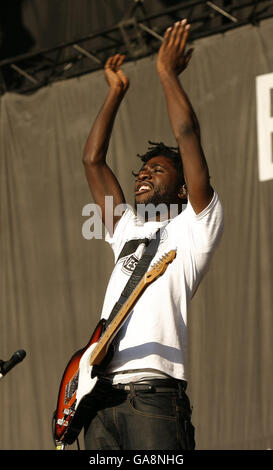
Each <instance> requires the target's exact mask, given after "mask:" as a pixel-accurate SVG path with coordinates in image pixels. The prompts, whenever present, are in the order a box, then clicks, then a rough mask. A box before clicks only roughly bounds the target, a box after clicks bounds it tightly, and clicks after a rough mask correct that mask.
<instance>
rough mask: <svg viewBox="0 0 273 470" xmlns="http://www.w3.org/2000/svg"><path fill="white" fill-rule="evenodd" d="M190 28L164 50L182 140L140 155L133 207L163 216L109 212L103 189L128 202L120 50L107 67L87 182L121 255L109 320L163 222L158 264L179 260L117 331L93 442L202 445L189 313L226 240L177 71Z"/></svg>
mask: <svg viewBox="0 0 273 470" xmlns="http://www.w3.org/2000/svg"><path fill="white" fill-rule="evenodd" d="M189 30H190V25H189V24H188V23H187V20H183V21H180V22H177V23H175V25H174V26H173V27H170V28H168V29H167V31H166V33H165V35H164V40H163V43H162V46H161V47H160V50H159V54H158V58H157V73H158V75H159V78H160V81H161V83H162V87H163V92H164V94H165V98H166V104H167V111H168V115H169V119H170V123H171V128H172V131H173V134H174V136H175V139H176V141H177V144H178V147H177V148H176V147H168V146H166V145H165V144H163V143H162V142H159V143H152V142H150V147H149V149H148V151H147V153H146V154H144V155H141V156H140V158H141V161H142V166H141V168H140V170H139V172H138V174H137V178H136V182H135V202H136V207H137V208H138V207H140V205H141V207H143V205H144V207H147V208H148V206H149V207H152V206H154V207H159V205H161V206H162V205H163V206H164V207H165V211H164V210H163V212H161V213H160V217H159V216H158V211H154V212H153V211H152V212H151V211H149V210H148V211H147V212H146V213H145V217H141V218H139V217H137V216H136V215H135V213H134V212H133V210H132V208H130V207H129V206H127V208H126V210H125V212H124V213H123V215H116V216H115V217H114V218H113V220H108V219H107V217H106V210H105V209H106V208H105V197H106V196H112V197H113V203H114V208H117V206H119V205H120V204H124V202H125V200H124V195H123V192H122V189H121V187H120V185H119V183H118V181H117V179H116V177H115V175H114V174H113V173H112V171H111V169H110V168H109V166H108V165H107V163H106V154H107V149H108V145H109V140H110V136H111V132H112V129H113V124H114V120H115V117H116V114H117V111H118V108H119V105H120V103H121V101H122V99H123V98H124V95H125V93H126V91H127V89H128V86H129V81H128V78H127V77H126V76H125V74H124V72H123V71H122V69H121V65H122V63H123V61H124V56H122V55H119V54H117V55H116V56H114V57H111V58H109V59H108V61H107V63H106V65H105V76H106V80H107V82H108V84H109V91H108V94H107V97H106V100H105V102H104V104H103V106H102V108H101V110H100V112H99V114H98V116H97V118H96V120H95V123H94V125H93V127H92V129H91V132H90V135H89V137H88V139H87V142H86V146H85V150H84V158H83V161H84V166H85V171H86V176H87V180H88V183H89V186H90V189H91V192H92V194H93V197H94V201H95V202H96V204H98V205H99V206H100V208H101V211H102V218H103V221H104V223H105V225H106V229H107V236H106V241H107V242H108V243H110V245H111V247H112V249H113V251H114V255H115V267H114V270H113V273H112V276H111V279H110V281H109V284H108V287H107V291H106V295H105V300H104V305H103V310H102V318H105V319H107V318H108V317H109V315H110V313H111V311H112V309H113V306H114V305H115V303H116V302H117V300H118V299H119V297H120V294H121V292H122V290H123V288H124V286H125V285H126V283H127V281H128V279H129V276H130V275H131V273H132V271H133V269H134V267H135V266H136V264H137V263H138V261H139V260H140V259H141V256H142V254H143V252H144V249H145V244H146V245H147V240H151V239H152V238H153V237H154V234H155V233H156V232H157V230H158V229H159V228H160V243H159V245H158V248H157V252H156V254H155V256H154V259H153V263H154V262H157V260H158V259H160V258H161V257H162V255H164V254H165V253H168V252H169V251H170V250H176V257H175V259H174V261H173V262H172V263H171V264H170V265H169V266H168V268H167V270H166V271H165V273H164V274H163V275H162V276H161V277H159V278H158V279H156V281H155V282H154V283H152V284H151V285H149V286H148V288H147V289H146V290H145V292H144V293H143V295H142V296H141V297H140V299H139V300H138V302H137V303H136V305H135V306H134V308H133V311H132V313H131V314H130V316H129V317H128V319H127V320H126V322H125V323H124V325H123V326H122V328H121V329H120V331H119V332H118V334H117V335H116V337H115V339H114V342H113V343H114V355H113V357H112V358H111V360H110V362H109V363H108V364H107V365H106V366H105V369H104V372H103V375H102V377H100V379H99V383H98V390H99V396H100V400H99V402H98V404H97V410H96V414H95V416H93V417H92V419H90V422H89V423H88V424H87V425H86V427H85V447H86V449H111V450H114V449H126V450H127V449H130V450H136V449H137V450H140V449H142V450H146V449H152V450H162V449H168V450H174V449H194V448H195V440H194V427H193V425H192V423H191V407H190V403H189V399H188V396H187V395H186V386H187V315H188V311H189V303H190V300H191V298H192V297H193V295H194V294H195V292H196V290H197V288H198V286H199V283H200V281H201V279H202V278H203V276H204V274H205V272H206V270H207V267H208V264H209V262H210V260H211V257H212V254H213V252H214V250H215V248H216V246H217V244H218V242H219V240H220V237H221V233H222V226H223V213H222V206H221V203H220V201H219V199H218V195H217V193H216V192H215V191H214V189H213V188H212V187H211V185H210V181H209V172H208V166H207V163H206V159H205V156H204V153H203V150H202V146H201V139H200V129H199V124H198V121H197V118H196V115H195V113H194V111H193V109H192V106H191V104H190V102H189V99H188V97H187V96H186V94H185V92H184V90H183V88H182V86H181V83H180V80H179V78H178V77H179V75H180V74H181V72H183V70H184V69H185V68H186V67H187V65H188V63H189V60H190V57H191V53H192V51H191V50H189V51H188V52H185V48H186V44H187V39H188V35H189ZM174 208H175V210H176V211H174V212H173V209H174Z"/></svg>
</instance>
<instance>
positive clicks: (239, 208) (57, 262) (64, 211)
mask: <svg viewBox="0 0 273 470" xmlns="http://www.w3.org/2000/svg"><path fill="white" fill-rule="evenodd" d="M272 37H273V20H272V19H270V20H266V21H264V22H263V23H262V24H260V26H259V27H252V26H247V27H244V28H240V29H237V30H234V31H231V32H229V33H227V34H225V35H218V36H214V37H211V38H206V39H203V40H200V41H198V42H197V43H196V44H195V52H194V56H193V58H192V62H191V64H190V66H189V68H188V70H187V71H186V72H185V74H184V76H183V78H182V80H183V83H184V86H185V89H186V91H187V92H188V94H189V96H190V98H191V100H192V103H193V105H194V107H195V109H196V112H197V114H198V117H199V119H200V124H201V129H202V138H203V146H204V149H205V153H206V156H207V160H208V163H209V167H210V173H211V178H212V184H213V186H214V187H215V188H216V189H217V191H218V193H219V195H220V197H221V199H222V202H223V205H224V210H225V232H224V237H223V239H222V243H221V245H220V247H219V249H218V251H217V253H216V255H215V258H214V262H213V264H212V267H211V269H210V272H209V274H208V275H207V277H206V279H205V280H204V282H203V284H202V285H201V287H200V289H199V291H198V293H197V294H196V297H195V298H194V300H193V303H192V311H191V314H190V315H189V325H190V332H189V335H190V338H189V349H190V357H189V374H190V376H189V389H188V390H189V395H190V398H191V401H192V404H193V407H194V411H193V421H194V424H195V426H196V441H197V449H266V448H269V447H272V446H273V409H272V408H273V406H272V385H273V378H272V371H273V359H272V358H273V342H272V333H273V331H272V330H273V329H272V325H273V315H272V304H273V302H272V300H273V294H272V292H273V290H272V279H273V272H272V271H273V268H272V266H273V263H272V261H273V256H272V234H273V219H272V207H273V197H272V196H273V180H269V181H266V182H259V179H258V162H257V158H258V157H257V136H256V96H255V78H256V76H257V75H261V74H265V73H269V72H272V71H273V60H272V59H273V52H272ZM124 70H125V71H126V73H127V74H128V76H129V77H130V80H131V86H130V90H129V92H128V95H127V96H126V99H125V101H124V102H123V103H122V106H121V109H120V113H119V115H118V117H117V121H116V124H115V127H114V133H113V137H112V140H111V145H110V150H109V162H110V164H111V166H112V168H113V170H114V171H115V172H116V174H117V176H118V178H119V179H120V182H121V184H122V186H123V189H124V192H125V194H126V197H127V200H128V202H129V203H132V201H133V199H132V193H133V191H132V185H133V180H134V179H133V177H132V176H131V170H133V169H134V170H136V169H137V168H138V165H139V162H138V159H136V158H135V155H136V153H141V152H144V151H145V149H146V143H147V140H148V139H150V140H154V141H159V140H163V141H165V142H166V143H168V144H173V143H174V139H173V136H172V134H171V130H170V125H169V120H168V115H167V112H166V106H165V101H164V96H163V92H162V89H161V85H160V83H159V80H158V77H157V74H156V58H155V57H149V58H145V59H143V60H140V61H137V62H135V63H129V64H127V65H125V66H124ZM106 92H107V85H106V83H105V81H104V76H103V72H102V71H99V72H96V73H94V74H91V75H86V76H83V77H81V78H77V79H72V80H69V81H66V82H59V83H55V84H54V85H52V86H50V87H47V88H43V89H41V90H39V91H38V92H36V93H35V94H33V95H32V96H18V95H16V94H6V95H4V96H2V98H1V101H0V106H1V107H0V172H1V173H0V182H1V187H0V191H1V193H0V204H1V209H0V257H1V270H0V312H1V315H0V322H1V323H0V335H1V337H0V357H1V358H2V359H5V360H6V359H8V358H9V357H10V356H11V354H12V353H13V352H14V351H16V350H17V349H20V348H24V349H25V350H26V351H27V357H26V359H25V360H24V362H23V363H22V364H20V365H18V366H17V367H16V368H15V369H14V370H12V371H11V372H10V373H9V374H8V375H7V376H6V377H4V379H2V380H1V383H0V396H1V413H0V448H1V449H53V448H54V447H53V441H52V438H51V417H52V413H53V411H54V409H55V406H56V400H57V393H58V388H59V383H60V379H61V376H62V373H63V370H64V367H65V365H66V363H67V361H68V359H69V358H70V357H71V355H72V353H73V352H74V351H75V350H77V349H79V348H81V347H83V346H84V345H85V344H86V343H87V341H88V340H89V337H90V335H91V333H92V330H93V328H94V327H95V325H96V323H97V321H98V319H99V316H100V311H101V307H102V302H103V298H104V293H105V289H106V285H107V280H108V278H109V275H110V273H111V269H112V266H113V256H112V253H111V250H110V249H109V247H108V246H106V245H105V243H104V241H103V240H89V241H88V240H85V239H84V238H83V236H82V224H83V222H84V221H85V220H86V217H83V216H82V209H83V207H84V206H85V205H86V204H88V203H90V202H92V199H91V196H90V193H89V189H88V186H87V183H86V181H85V176H84V170H83V166H82V163H81V158H82V149H83V146H84V143H85V140H86V137H87V134H88V132H89V129H90V126H91V124H92V122H93V119H94V118H95V115H96V114H97V112H98V110H99V108H100V106H101V104H102V100H103V99H104V96H105V94H106Z"/></svg>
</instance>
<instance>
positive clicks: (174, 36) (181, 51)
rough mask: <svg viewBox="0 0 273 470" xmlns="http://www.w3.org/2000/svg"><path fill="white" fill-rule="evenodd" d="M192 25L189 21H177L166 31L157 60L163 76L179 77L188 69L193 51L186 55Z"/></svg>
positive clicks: (158, 69) (158, 68) (159, 70)
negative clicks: (172, 75)
mask: <svg viewBox="0 0 273 470" xmlns="http://www.w3.org/2000/svg"><path fill="white" fill-rule="evenodd" d="M189 30H190V25H189V24H188V23H187V20H186V19H185V20H182V21H177V23H175V24H174V26H173V27H170V28H168V29H167V30H166V32H165V34H164V40H163V43H162V46H161V47H160V49H159V53H158V58H157V71H158V73H159V75H161V74H163V75H164V74H169V73H171V74H175V75H177V76H178V75H179V74H180V73H181V72H183V70H185V68H186V67H187V65H188V63H189V61H190V58H191V55H192V52H193V49H189V50H188V52H187V53H186V54H185V48H186V44H187V40H188V36H189Z"/></svg>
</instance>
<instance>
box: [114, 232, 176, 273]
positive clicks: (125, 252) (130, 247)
mask: <svg viewBox="0 0 273 470" xmlns="http://www.w3.org/2000/svg"><path fill="white" fill-rule="evenodd" d="M151 235H152V234H151ZM166 238H167V231H166V230H165V229H163V231H162V233H161V234H160V243H162V242H163V241H165V240H166ZM149 242H150V239H149V238H137V239H133V240H128V241H127V242H126V243H125V245H124V247H123V248H122V250H121V252H120V254H119V257H118V260H117V263H118V261H119V260H121V262H122V268H121V269H122V271H123V272H124V273H126V274H131V273H132V272H133V271H134V269H135V267H136V265H137V263H138V261H139V259H138V257H137V256H136V255H135V252H136V250H137V248H138V246H139V245H140V244H141V243H144V244H145V245H146V246H147V245H148V243H149Z"/></svg>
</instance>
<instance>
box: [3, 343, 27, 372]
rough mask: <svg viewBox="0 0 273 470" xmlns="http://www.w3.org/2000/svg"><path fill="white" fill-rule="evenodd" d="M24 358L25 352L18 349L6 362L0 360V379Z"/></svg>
mask: <svg viewBox="0 0 273 470" xmlns="http://www.w3.org/2000/svg"><path fill="white" fill-rule="evenodd" d="M25 356H26V351H24V350H23V349H19V351H16V352H15V353H14V354H13V356H11V358H10V359H9V360H8V361H1V360H0V379H1V378H2V377H3V376H4V375H6V374H7V373H8V372H9V371H10V370H11V369H12V368H13V367H14V366H16V364H18V363H19V362H21V361H22V360H23V359H24V358H25Z"/></svg>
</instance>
